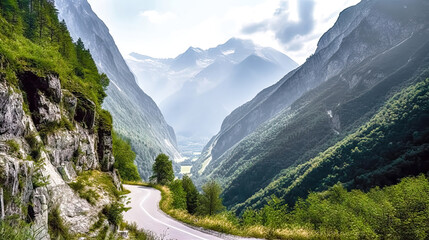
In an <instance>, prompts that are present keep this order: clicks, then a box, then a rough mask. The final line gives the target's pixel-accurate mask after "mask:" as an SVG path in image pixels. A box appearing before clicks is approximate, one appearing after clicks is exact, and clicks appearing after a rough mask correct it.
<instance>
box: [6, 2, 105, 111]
mask: <svg viewBox="0 0 429 240" xmlns="http://www.w3.org/2000/svg"><path fill="white" fill-rule="evenodd" d="M0 10H1V17H0V25H1V28H0V72H1V74H3V75H4V76H5V77H6V79H7V81H8V82H9V83H11V84H12V85H14V86H15V87H16V88H19V87H20V83H19V81H18V77H17V76H18V75H20V74H24V73H25V72H32V73H34V74H36V75H38V76H44V75H46V74H50V73H53V74H55V75H58V76H59V79H60V80H61V86H62V87H63V88H64V89H67V90H69V91H70V92H78V93H80V94H82V95H83V96H85V97H86V98H88V99H90V100H92V101H93V102H94V103H95V104H96V105H97V109H98V111H99V112H100V111H101V103H102V102H103V99H104V98H105V97H106V94H105V92H104V90H105V88H106V87H107V85H108V84H109V80H108V78H107V77H106V75H104V74H99V72H98V70H97V67H96V66H95V63H94V61H93V59H92V57H91V54H90V52H89V51H88V50H86V49H85V47H84V46H83V43H82V42H81V41H78V42H77V43H73V41H72V38H71V37H70V34H69V32H68V30H67V26H66V25H65V23H64V22H59V21H58V16H57V10H56V9H55V7H54V6H53V5H52V4H51V3H50V2H49V1H46V0H40V1H33V0H2V1H1V2H0Z"/></svg>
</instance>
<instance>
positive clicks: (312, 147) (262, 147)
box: [210, 31, 429, 209]
mask: <svg viewBox="0 0 429 240" xmlns="http://www.w3.org/2000/svg"><path fill="white" fill-rule="evenodd" d="M427 36H428V32H427V31H425V32H421V33H419V34H415V35H414V36H413V37H412V38H410V39H408V40H407V41H406V42H404V43H403V44H402V45H400V46H397V47H396V48H393V49H391V51H389V52H388V53H383V54H380V55H378V56H376V57H371V58H369V59H368V61H364V62H363V64H358V65H356V66H353V67H351V68H348V69H346V70H345V71H343V72H342V74H339V75H338V76H336V77H333V78H331V79H329V80H328V81H326V82H325V83H323V84H321V85H320V86H319V87H318V88H316V89H314V90H312V91H309V92H308V93H307V94H305V95H304V96H303V97H301V98H300V99H298V100H297V101H296V102H295V103H294V104H292V106H291V108H290V109H285V110H284V111H283V112H282V113H280V114H279V115H278V116H277V117H275V118H273V119H272V120H270V121H269V122H267V123H265V124H264V125H263V126H261V127H260V128H259V129H258V130H257V131H256V132H254V133H253V134H251V135H249V136H248V137H246V138H245V139H244V140H243V141H242V142H240V143H239V144H237V146H235V147H234V148H233V149H231V150H230V151H229V152H227V153H225V154H224V155H223V156H222V157H221V158H220V160H219V162H220V164H218V165H217V166H216V169H215V170H214V171H213V172H212V173H211V175H210V177H213V178H217V179H220V180H221V181H222V183H223V186H224V187H225V190H224V192H223V197H224V199H225V204H226V205H227V206H229V207H233V206H235V205H237V204H240V206H243V205H242V203H243V202H245V201H247V203H246V205H248V203H250V202H252V204H250V206H251V205H253V204H254V203H255V202H254V201H250V200H247V199H248V198H250V197H252V196H253V195H254V194H256V192H258V191H259V193H258V195H261V192H265V193H266V194H262V195H264V197H267V196H269V195H270V193H271V192H272V191H264V190H260V189H264V188H266V187H267V186H268V185H269V184H271V182H272V181H275V180H276V179H277V178H278V177H279V176H281V175H284V174H285V173H289V172H295V168H296V167H297V166H298V165H300V164H304V163H306V162H307V161H309V160H310V159H313V158H314V157H316V156H317V155H318V154H319V153H321V152H324V151H325V150H327V149H328V148H329V147H331V146H333V145H335V144H336V143H337V142H338V141H341V140H342V139H344V138H346V137H347V136H348V135H349V134H351V133H354V132H355V131H356V130H357V129H359V127H361V126H362V125H363V124H365V123H366V122H367V121H368V120H369V119H371V117H372V116H374V114H376V113H377V112H378V110H379V109H380V107H381V106H383V105H384V103H385V102H386V100H388V99H389V97H390V96H392V95H393V94H394V93H395V92H397V91H399V90H401V89H403V88H404V87H406V86H409V85H410V84H413V83H414V82H416V81H418V80H419V79H421V78H423V79H424V78H426V77H428V76H429V75H427V72H426V69H427V68H428V67H429V61H428V50H429V45H428V44H427V40H426V39H427ZM379 76H382V77H379ZM354 78H358V79H361V80H360V82H358V83H357V84H356V85H355V86H354V87H350V82H349V81H351V80H352V79H354ZM390 160H392V159H390ZM386 161H387V160H386ZM356 167H358V166H356ZM359 167H361V166H359ZM364 167H365V166H364ZM379 167H380V166H379ZM353 170H355V171H364V172H367V169H366V168H364V169H359V168H355V169H353ZM368 171H373V169H372V170H368ZM298 175H299V174H298ZM405 176H407V174H405V173H404V175H402V176H395V177H393V178H392V179H391V180H390V181H391V182H396V179H397V177H405ZM334 183H336V182H334ZM334 183H333V184H334ZM375 185H376V184H375ZM286 186H287V185H286ZM330 186H332V184H331V185H330ZM371 186H374V185H371ZM371 186H369V187H371ZM279 187H280V186H279ZM326 187H328V186H325V188H322V189H320V190H324V189H326ZM312 189H317V188H312ZM308 190H310V189H302V191H303V192H308ZM268 192H270V193H268ZM294 199H296V197H294ZM294 199H290V200H289V199H286V200H287V201H288V202H289V203H293V202H294V201H295V200H294ZM240 209H243V208H240Z"/></svg>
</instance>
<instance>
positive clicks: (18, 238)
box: [0, 220, 37, 240]
mask: <svg viewBox="0 0 429 240" xmlns="http://www.w3.org/2000/svg"><path fill="white" fill-rule="evenodd" d="M36 234H37V230H36V232H34V231H33V230H32V229H31V224H28V223H26V222H24V221H19V222H12V221H8V220H3V221H0V239H8V240H35V239H36Z"/></svg>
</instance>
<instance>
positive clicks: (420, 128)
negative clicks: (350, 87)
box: [238, 70, 429, 209]
mask: <svg viewBox="0 0 429 240" xmlns="http://www.w3.org/2000/svg"><path fill="white" fill-rule="evenodd" d="M428 76H429V71H427V70H426V71H424V72H423V73H422V75H421V76H418V77H417V81H418V82H417V83H416V84H414V85H412V86H410V87H408V88H406V89H404V90H402V91H401V92H399V93H397V94H395V95H394V96H393V97H392V98H390V100H389V101H387V103H386V104H385V105H384V106H383V107H382V108H381V109H380V110H379V111H378V113H377V114H376V115H375V116H374V117H372V118H371V120H370V121H368V122H367V123H365V124H364V125H363V126H362V127H360V128H359V129H358V130H357V131H356V132H354V133H352V134H350V135H348V136H347V137H346V138H344V139H343V140H341V141H340V142H338V143H337V144H335V145H334V146H332V147H330V148H329V149H327V150H326V151H324V152H323V153H321V154H319V155H318V156H317V157H315V158H313V159H311V160H310V161H308V162H306V163H304V164H300V165H298V166H296V167H291V168H289V169H287V170H285V171H283V172H282V173H281V174H279V175H278V176H277V178H276V179H275V180H274V181H273V182H272V183H271V184H270V185H269V186H268V187H267V188H265V189H264V190H261V191H259V192H258V193H256V194H255V195H254V196H253V197H251V198H250V199H248V200H247V201H246V202H245V204H241V205H239V207H238V209H243V206H246V205H247V206H249V205H251V206H255V207H256V206H262V205H263V204H265V203H266V201H267V200H266V199H267V198H266V197H267V196H269V195H271V194H275V195H276V196H278V197H281V198H282V199H285V201H286V202H287V203H289V204H293V203H294V202H295V201H296V200H297V199H298V197H306V196H307V194H308V192H309V191H322V190H326V189H327V188H329V187H330V186H333V185H334V184H336V183H337V182H342V183H344V185H345V187H346V188H347V189H362V190H368V189H369V188H370V187H373V186H385V185H392V184H395V183H397V182H398V181H399V179H400V178H401V177H404V176H410V175H418V174H419V173H428V172H429V164H428V159H427V158H428V156H429V125H428V123H429V79H428V78H427V77H428Z"/></svg>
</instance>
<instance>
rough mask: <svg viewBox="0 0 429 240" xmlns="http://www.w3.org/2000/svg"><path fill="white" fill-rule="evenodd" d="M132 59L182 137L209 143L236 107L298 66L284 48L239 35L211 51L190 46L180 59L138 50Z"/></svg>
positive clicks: (141, 82) (146, 87) (142, 82)
mask: <svg viewBox="0 0 429 240" xmlns="http://www.w3.org/2000/svg"><path fill="white" fill-rule="evenodd" d="M127 61H128V64H129V65H130V67H131V69H132V70H133V72H135V73H136V76H137V79H138V82H139V86H140V87H142V89H144V90H146V91H147V92H148V93H150V94H151V95H152V96H154V97H155V99H156V101H157V102H158V103H160V107H161V109H162V112H163V113H164V115H165V117H166V119H167V121H168V122H169V123H171V124H172V126H173V127H174V129H175V130H176V132H177V134H178V136H179V140H180V139H182V138H195V139H206V140H205V142H204V144H205V143H206V142H207V140H208V139H209V138H210V137H211V136H212V135H213V134H215V133H216V132H217V131H218V130H219V128H220V125H221V122H222V120H223V119H224V117H226V116H227V115H228V114H229V113H230V112H231V111H232V110H233V109H234V108H236V107H237V106H239V105H241V104H243V103H245V102H246V101H248V100H249V99H251V98H252V97H254V96H255V95H256V93H257V92H258V91H260V90H261V89H263V88H265V87H267V86H269V85H271V84H273V83H274V82H275V81H276V80H277V79H279V78H280V77H281V76H283V75H284V74H286V73H287V72H289V71H290V70H292V69H294V68H295V67H297V66H298V65H297V64H296V63H295V62H294V61H293V60H292V59H290V58H289V57H287V56H286V55H284V54H283V53H281V52H278V51H276V50H274V49H272V48H263V47H260V46H257V45H255V44H253V42H252V41H250V40H242V39H237V38H232V39H230V40H228V41H227V42H226V43H224V44H221V45H219V46H217V47H214V48H210V49H207V50H202V49H200V48H193V47H190V48H188V49H187V50H186V51H185V52H184V53H182V54H180V55H179V56H177V57H176V58H174V59H155V58H151V57H147V56H143V55H139V54H137V53H132V54H131V55H130V59H128V60H127ZM179 145H183V143H180V141H179ZM200 150H201V149H198V151H200Z"/></svg>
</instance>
